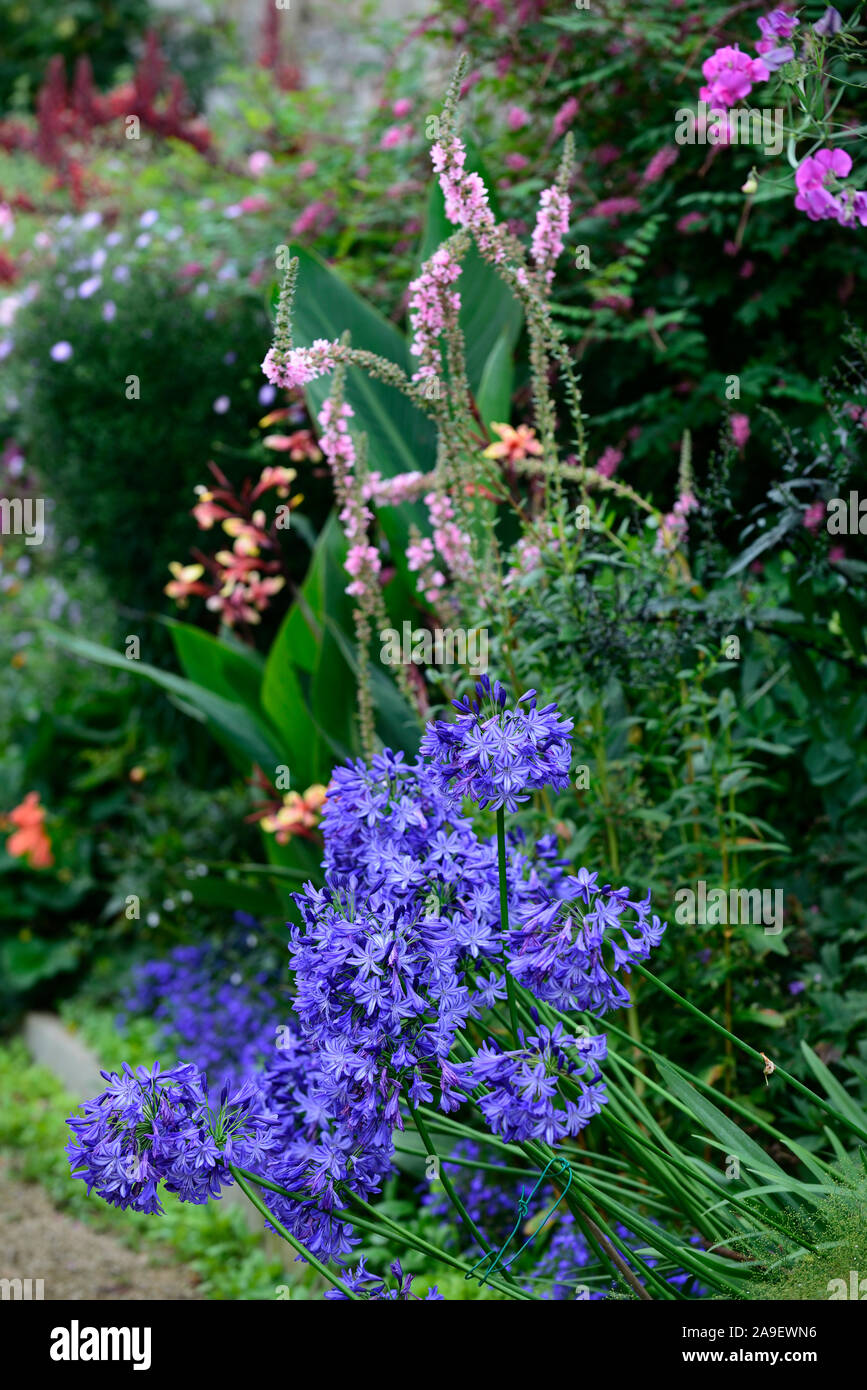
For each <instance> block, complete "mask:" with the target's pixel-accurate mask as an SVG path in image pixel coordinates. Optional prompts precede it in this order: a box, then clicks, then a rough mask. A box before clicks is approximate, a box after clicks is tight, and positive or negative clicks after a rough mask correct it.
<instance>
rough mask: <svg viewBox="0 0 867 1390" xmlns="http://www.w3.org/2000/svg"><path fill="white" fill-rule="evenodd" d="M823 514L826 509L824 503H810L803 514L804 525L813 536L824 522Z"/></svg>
mask: <svg viewBox="0 0 867 1390" xmlns="http://www.w3.org/2000/svg"><path fill="white" fill-rule="evenodd" d="M825 514H826V507H825V503H824V502H811V503H810V505H809V507H808V508H807V510H806V511H805V512H804V525H805V526H806V528H807V530H808V531H811V532H812V534H813V535H814V536H815V534H816V532H817V531H818V530H819V527H820V526H821V525H822V522H823V521H824V520H825Z"/></svg>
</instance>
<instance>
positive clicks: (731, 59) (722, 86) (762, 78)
mask: <svg viewBox="0 0 867 1390" xmlns="http://www.w3.org/2000/svg"><path fill="white" fill-rule="evenodd" d="M701 70H702V72H703V73H704V76H705V77H706V78H707V84H708V85H707V86H706V87H702V88H701V90H700V91H699V96H700V97H701V99H702V101H707V102H710V103H711V104H712V105H714V106H734V105H735V104H736V103H737V102H739V101H743V99H744V97H746V96H749V94H750V92H751V91H752V89H753V83H754V82H767V80H768V78H769V77H770V75H771V74H770V71H769V70H768V66H767V64H766V63H765V62H763V61H762V59H761V58H751V57H750V55H749V53H742V52H741V50H740V49H739V48H738V46H737V44H734V45H733V46H731V45H728V46H726V47H725V48H718V49H717V51H716V53H712V54H711V56H710V57H709V58H706V59H705V60H704V62H703V63H702V65H701Z"/></svg>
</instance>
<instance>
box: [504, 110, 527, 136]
mask: <svg viewBox="0 0 867 1390" xmlns="http://www.w3.org/2000/svg"><path fill="white" fill-rule="evenodd" d="M530 119H531V118H530V113H529V111H525V110H524V108H523V106H510V107H509V109H508V111H507V112H506V124H507V125H508V127H509V129H510V130H513V131H514V130H523V128H524V126H525V125H529V124H530Z"/></svg>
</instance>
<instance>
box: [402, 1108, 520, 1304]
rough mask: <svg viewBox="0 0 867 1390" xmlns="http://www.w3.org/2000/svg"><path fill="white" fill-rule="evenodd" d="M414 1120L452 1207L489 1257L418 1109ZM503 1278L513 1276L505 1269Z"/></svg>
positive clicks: (483, 1238) (486, 1243)
mask: <svg viewBox="0 0 867 1390" xmlns="http://www.w3.org/2000/svg"><path fill="white" fill-rule="evenodd" d="M412 1118H413V1120H414V1122H415V1127H416V1129H417V1130H418V1133H419V1138H420V1139H421V1142H422V1143H423V1144H424V1147H425V1153H426V1154H427V1155H429V1156H431V1157H433V1158H435V1159H436V1161H437V1169H438V1175H439V1180H440V1182H441V1183H442V1185H443V1187H444V1188H445V1190H446V1195H447V1197H448V1199H449V1201H450V1202H451V1204H452V1206H453V1207H454V1209H455V1211H456V1212H457V1213H458V1216H459V1217H460V1218H461V1220H462V1221H463V1222H464V1225H465V1226H466V1227H467V1229H468V1230H469V1231H471V1232H472V1234H473V1237H474V1239H475V1240H476V1242H477V1243H478V1244H479V1245H480V1246H481V1247H482V1252H483V1254H485V1255H489V1254H490V1253H491V1252H490V1250H489V1249H488V1242H487V1241H486V1240H485V1237H484V1236H483V1235H482V1232H481V1231H480V1230H479V1228H478V1226H477V1225H476V1223H475V1221H474V1220H473V1218H472V1217H471V1216H470V1213H469V1212H468V1211H467V1209H466V1207H465V1206H464V1203H463V1202H462V1200H461V1198H460V1197H459V1195H458V1193H457V1191H456V1189H455V1185H454V1183H453V1182H452V1180H451V1178H450V1177H449V1175H448V1173H447V1172H446V1171H445V1164H444V1163H440V1156H439V1154H438V1153H437V1151H436V1149H435V1148H434V1145H433V1140H432V1139H431V1137H430V1132H429V1130H428V1127H427V1125H426V1124H425V1122H424V1120H423V1119H422V1117H421V1115H420V1114H419V1113H418V1109H417V1108H415V1109H414V1110H413V1112H412ZM503 1277H504V1278H505V1279H507V1280H508V1279H511V1275H510V1274H509V1272H508V1270H507V1269H503Z"/></svg>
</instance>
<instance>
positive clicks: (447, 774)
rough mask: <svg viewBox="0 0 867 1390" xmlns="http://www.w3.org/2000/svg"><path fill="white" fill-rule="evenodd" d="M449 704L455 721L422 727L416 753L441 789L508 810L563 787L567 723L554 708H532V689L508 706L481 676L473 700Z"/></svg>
mask: <svg viewBox="0 0 867 1390" xmlns="http://www.w3.org/2000/svg"><path fill="white" fill-rule="evenodd" d="M452 704H453V705H454V707H455V709H456V710H457V711H458V718H457V719H455V720H453V721H451V722H448V721H446V720H442V719H440V720H436V721H435V722H434V723H431V724H428V726H427V729H426V730H425V734H424V737H423V738H422V741H421V747H420V750H419V751H420V752H421V754H422V756H423V757H425V758H427V759H428V761H429V765H430V768H431V772H432V773H433V775H434V777H435V778H436V779H437V780H438V782H439V784H440V785H441V786H442V787H443V788H444V789H447V790H449V791H450V792H451V793H452V794H453V795H455V796H457V797H465V796H467V797H470V798H471V799H472V800H473V801H476V802H478V804H479V805H480V806H481V807H483V808H484V807H485V806H491V807H493V808H494V810H499V808H500V807H501V806H502V807H504V808H505V809H506V810H507V811H514V810H516V809H517V807H518V804H519V803H520V802H522V801H528V800H529V798H530V795H531V793H532V792H535V791H540V790H541V789H542V788H543V787H551V788H553V789H554V790H555V791H560V790H561V789H562V788H563V787H566V786H568V785H569V768H570V765H571V752H572V750H571V739H570V735H571V732H572V720H571V719H563V718H562V717H561V716H560V714H559V713H558V710H557V706H556V705H555V704H551V705H545V706H544V707H543V708H542V709H537V707H536V692H535V690H528V691H526V692H525V694H523V695H522V696H521V697H520V698H519V699H518V700H517V701H516V703H515V706H514V708H511V707H510V706H509V704H508V698H507V695H506V691H505V690H504V689H503V687H502V685H501V684H500V682H499V681H494V682H493V684H492V683H491V680H490V678H489V677H488V676H482V677H481V679H480V680H479V681H478V682H477V684H476V698H475V699H472V700H471V699H470V697H469V696H464V697H463V699H460V700H453V701H452Z"/></svg>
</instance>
